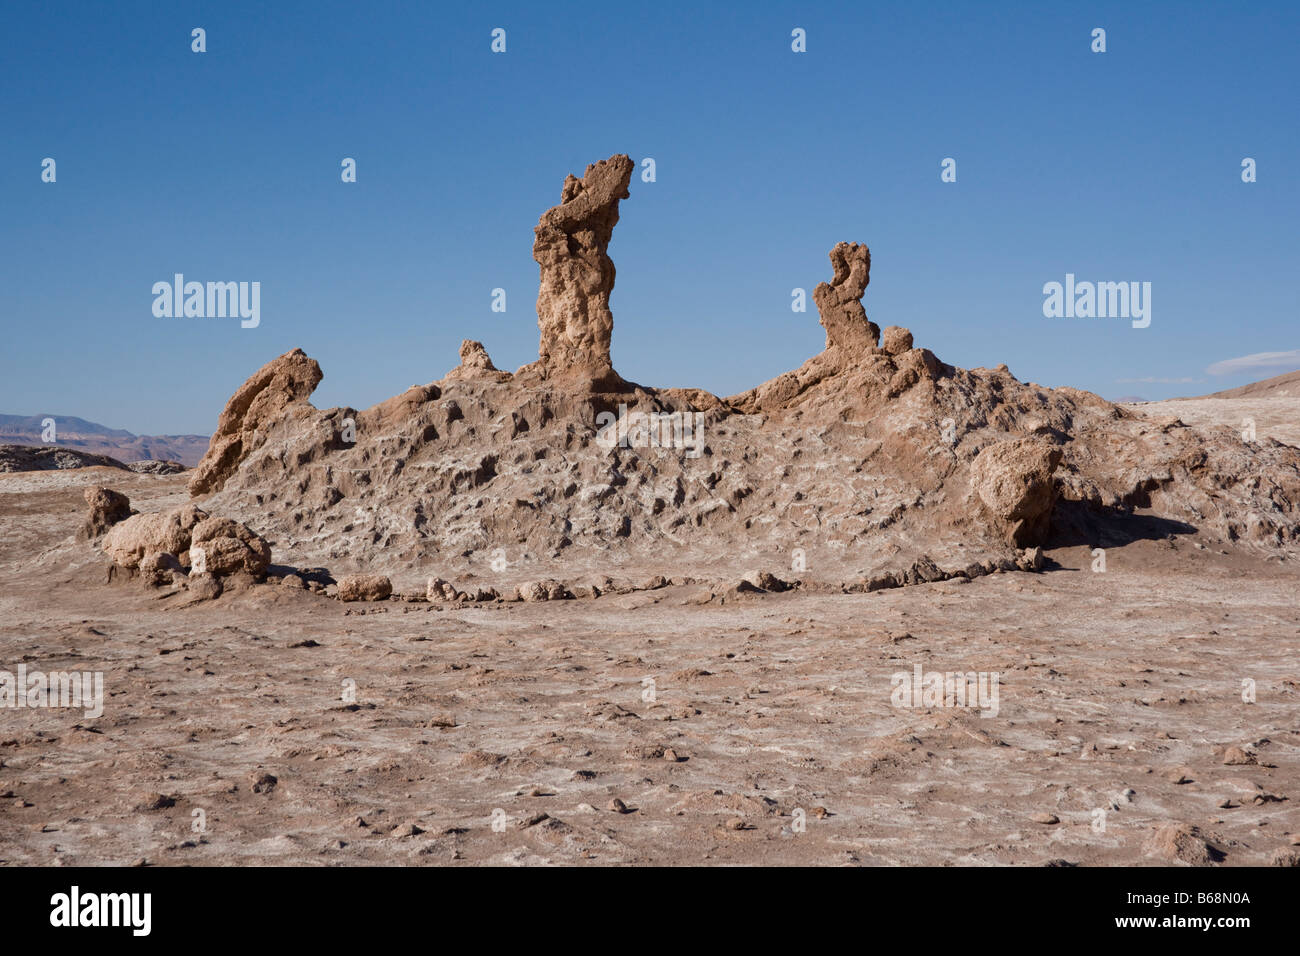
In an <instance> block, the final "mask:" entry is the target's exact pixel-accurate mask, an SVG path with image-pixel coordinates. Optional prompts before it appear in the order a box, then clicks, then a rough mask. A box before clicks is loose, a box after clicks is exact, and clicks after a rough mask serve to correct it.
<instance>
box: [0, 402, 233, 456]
mask: <svg viewBox="0 0 1300 956" xmlns="http://www.w3.org/2000/svg"><path fill="white" fill-rule="evenodd" d="M47 418H52V419H54V429H55V434H54V438H55V440H54V441H53V442H49V441H45V440H44V438H43V437H42V432H43V431H44V428H45V426H44V425H43V422H44V421H45V420H46V419H47ZM0 444H12V445H47V446H50V445H52V446H54V447H56V448H66V449H69V450H72V451H80V452H85V453H86V454H90V455H106V456H108V457H110V458H116V459H118V460H119V461H142V460H151V461H179V462H180V463H181V464H183V465H186V466H187V467H190V468H193V467H194V466H195V465H197V464H198V463H199V459H200V458H202V457H203V453H204V452H205V451H207V450H208V436H207V435H135V434H133V433H131V432H129V431H126V430H125V429H121V428H109V427H108V426H106V425H101V424H99V423H98V422H92V421H88V420H87V419H84V418H78V417H77V416H75V415H52V414H41V415H0Z"/></svg>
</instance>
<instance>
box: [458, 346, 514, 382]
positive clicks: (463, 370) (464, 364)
mask: <svg viewBox="0 0 1300 956" xmlns="http://www.w3.org/2000/svg"><path fill="white" fill-rule="evenodd" d="M446 377H447V378H450V379H481V380H486V381H491V382H507V381H509V380H510V373H509V372H503V371H501V370H500V369H499V368H497V367H496V366H495V365H493V364H492V357H491V356H489V355H488V353H487V349H485V348H484V347H483V343H482V342H476V341H474V340H473V339H465V341H463V342H461V343H460V364H459V365H457V366H456V367H455V368H454V369H452V370H451V371H450V372H448V373H447V376H446Z"/></svg>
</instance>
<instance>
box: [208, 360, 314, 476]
mask: <svg viewBox="0 0 1300 956" xmlns="http://www.w3.org/2000/svg"><path fill="white" fill-rule="evenodd" d="M322 378H323V375H322V374H321V370H320V366H319V365H318V364H316V360H315V359H310V358H308V357H307V355H306V353H304V352H303V350H302V349H292V350H291V351H288V352H286V353H285V354H283V355H281V356H280V357H279V358H277V359H274V360H273V361H270V362H267V363H266V364H265V365H263V366H262V367H261V368H260V369H259V370H258V371H257V373H256V374H255V375H254V376H253V377H252V378H250V379H249V380H248V381H246V382H245V383H244V384H243V385H241V386H240V388H239V390H238V391H237V392H235V394H234V395H232V396H231V397H230V401H228V402H227V403H226V407H225V410H224V411H222V413H221V417H220V418H219V419H218V420H217V431H216V433H215V434H214V435H213V436H212V443H211V444H210V445H209V446H208V451H207V454H205V455H204V456H203V459H202V460H201V461H200V462H199V463H198V466H197V467H196V468H195V469H194V475H193V477H191V478H190V482H189V488H190V494H191V495H205V494H210V493H212V492H214V491H219V490H220V489H221V486H222V485H223V484H225V482H226V479H227V478H229V477H230V475H231V474H233V473H234V471H235V469H236V468H238V467H239V463H240V462H241V461H243V460H244V459H245V458H247V457H248V455H249V454H250V453H251V452H252V451H253V450H254V449H256V448H257V447H258V446H259V445H260V444H261V443H262V442H263V441H264V440H265V437H266V433H265V429H266V427H267V426H268V425H269V424H270V423H271V422H273V421H277V420H279V419H281V418H283V417H284V416H285V414H286V412H288V411H289V410H290V409H291V408H292V406H294V405H297V404H300V403H305V402H306V401H307V398H308V397H309V396H310V395H311V393H312V392H313V391H315V389H316V386H317V385H319V384H320V381H321V379H322Z"/></svg>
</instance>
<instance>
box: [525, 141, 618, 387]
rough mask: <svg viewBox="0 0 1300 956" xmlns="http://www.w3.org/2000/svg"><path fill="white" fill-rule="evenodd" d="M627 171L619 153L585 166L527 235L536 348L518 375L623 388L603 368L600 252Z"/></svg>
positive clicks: (605, 282)
mask: <svg viewBox="0 0 1300 956" xmlns="http://www.w3.org/2000/svg"><path fill="white" fill-rule="evenodd" d="M633 168H634V167H633V163H632V160H631V159H629V158H628V157H627V156H625V155H621V154H620V155H617V156H611V157H610V158H609V159H606V160H602V161H601V162H598V163H593V164H592V165H590V166H588V167H587V171H586V172H585V173H584V174H583V177H582V178H581V179H577V178H575V177H574V176H572V175H570V176H568V177H567V178H566V179H565V180H564V190H563V192H562V193H561V202H560V205H558V206H554V207H552V208H551V209H548V210H547V211H546V212H545V213H543V214H542V218H541V220H540V221H539V222H538V224H537V228H536V229H535V230H534V232H535V234H536V236H537V239H536V241H535V242H534V243H533V258H534V259H536V260H537V264H538V266H539V267H540V274H541V283H540V288H539V289H538V292H537V324H538V325H539V326H540V328H541V344H540V345H539V347H538V360H537V362H536V363H534V365H531V366H525V368H526V369H529V370H531V371H535V372H537V373H539V374H540V375H541V376H542V377H545V378H548V379H577V380H580V381H587V382H590V383H591V387H593V388H595V389H602V388H603V389H612V388H618V387H620V386H621V385H622V384H623V383H622V379H620V378H619V376H618V374H617V373H616V372H615V371H614V367H613V364H612V363H611V361H610V353H609V346H610V336H611V334H612V332H613V329H614V316H613V314H612V313H611V312H610V308H609V296H610V293H611V292H612V291H613V289H614V263H613V261H612V260H611V259H610V258H609V255H608V254H607V252H606V250H607V249H608V248H609V241H610V237H611V236H612V235H613V233H614V226H615V224H617V223H618V203H619V200H621V199H626V198H627V197H628V183H629V182H630V181H631V178H632V170H633ZM521 371H523V370H522V369H521Z"/></svg>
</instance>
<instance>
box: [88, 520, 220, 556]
mask: <svg viewBox="0 0 1300 956" xmlns="http://www.w3.org/2000/svg"><path fill="white" fill-rule="evenodd" d="M207 517H208V515H207V512H205V511H202V510H201V509H199V508H196V507H195V506H194V505H182V506H181V507H179V508H172V509H171V510H169V511H159V512H154V513H152V514H143V515H133V516H132V517H130V518H127V519H126V520H125V521H121V522H119V523H118V524H115V525H113V527H112V528H110V529H109V531H108V533H107V534H106V535H104V540H103V542H102V543H101V545H100V547H101V548H102V549H103V551H104V553H105V554H107V555H108V556H109V557H110V558H112V559H113V563H114V564H116V565H118V566H119V567H123V568H135V567H139V565H140V561H141V559H142V558H144V556H145V555H147V554H154V553H158V552H166V553H168V554H172V555H175V556H176V557H177V558H178V559H179V558H183V557H186V556H187V553H188V552H189V550H190V537H191V534H192V532H193V530H194V528H195V526H196V525H198V524H199V522H201V521H203V520H204V519H205V518H207Z"/></svg>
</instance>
